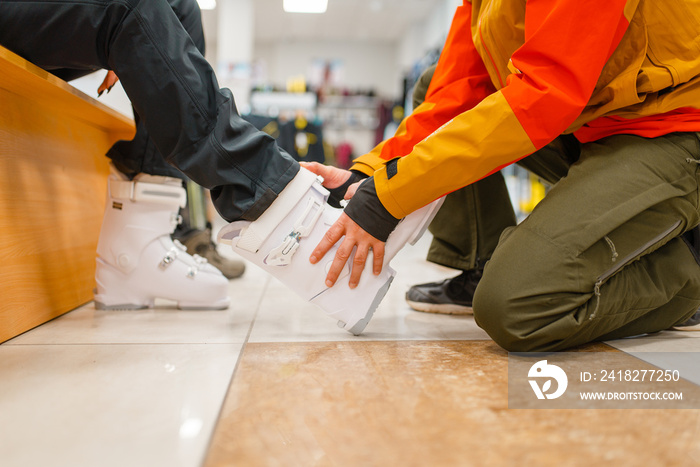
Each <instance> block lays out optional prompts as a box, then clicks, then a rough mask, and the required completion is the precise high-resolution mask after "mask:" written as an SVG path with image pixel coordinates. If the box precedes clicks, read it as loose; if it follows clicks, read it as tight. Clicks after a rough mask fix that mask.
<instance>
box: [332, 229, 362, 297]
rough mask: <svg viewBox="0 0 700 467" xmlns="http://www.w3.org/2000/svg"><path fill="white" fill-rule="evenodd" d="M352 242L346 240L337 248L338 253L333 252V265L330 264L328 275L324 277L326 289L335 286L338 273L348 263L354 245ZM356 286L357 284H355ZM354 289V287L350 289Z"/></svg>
mask: <svg viewBox="0 0 700 467" xmlns="http://www.w3.org/2000/svg"><path fill="white" fill-rule="evenodd" d="M352 243H353V242H351V241H349V240H348V239H347V238H346V239H345V240H344V241H343V243H341V244H340V246H339V247H338V251H336V252H335V257H334V258H333V264H331V268H330V269H329V270H328V274H327V275H326V286H327V287H333V285H335V282H336V281H337V280H338V277H340V273H342V272H343V269H344V268H345V264H346V263H347V262H348V259H349V258H350V254H351V253H352V250H353V247H354V245H353V244H352ZM353 270H354V265H353ZM360 273H362V270H360ZM358 280H359V277H358ZM355 285H357V284H355ZM350 288H354V287H352V286H351V287H350Z"/></svg>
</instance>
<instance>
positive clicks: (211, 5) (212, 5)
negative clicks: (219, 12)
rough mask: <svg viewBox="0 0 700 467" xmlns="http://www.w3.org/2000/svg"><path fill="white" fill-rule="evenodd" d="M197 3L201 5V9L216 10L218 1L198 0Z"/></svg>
mask: <svg viewBox="0 0 700 467" xmlns="http://www.w3.org/2000/svg"><path fill="white" fill-rule="evenodd" d="M197 3H199V8H200V9H202V10H214V9H216V0H197Z"/></svg>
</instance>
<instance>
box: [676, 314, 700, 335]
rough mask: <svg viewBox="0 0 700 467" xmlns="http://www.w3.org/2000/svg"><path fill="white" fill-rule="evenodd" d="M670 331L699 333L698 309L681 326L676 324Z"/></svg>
mask: <svg viewBox="0 0 700 467" xmlns="http://www.w3.org/2000/svg"><path fill="white" fill-rule="evenodd" d="M671 329H673V330H675V331H700V309H698V310H697V311H696V312H695V314H694V315H693V316H691V317H690V318H688V319H687V320H685V321H684V322H682V323H681V324H676V325H675V326H673V327H672V328H671Z"/></svg>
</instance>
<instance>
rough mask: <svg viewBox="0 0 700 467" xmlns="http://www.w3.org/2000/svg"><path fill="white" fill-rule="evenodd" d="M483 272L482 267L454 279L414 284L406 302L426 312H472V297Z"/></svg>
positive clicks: (461, 313) (451, 313)
mask: <svg viewBox="0 0 700 467" xmlns="http://www.w3.org/2000/svg"><path fill="white" fill-rule="evenodd" d="M481 274H482V270H481V269H472V270H469V271H464V272H463V273H462V274H460V275H459V276H457V277H453V278H452V279H445V280H444V281H441V282H429V283H427V284H418V285H414V286H413V287H411V288H410V289H408V292H406V302H408V304H409V305H410V306H411V308H413V309H414V310H417V311H424V312H426V313H442V314H447V315H465V314H471V313H472V299H473V298H474V291H475V290H476V286H477V284H478V283H479V280H481Z"/></svg>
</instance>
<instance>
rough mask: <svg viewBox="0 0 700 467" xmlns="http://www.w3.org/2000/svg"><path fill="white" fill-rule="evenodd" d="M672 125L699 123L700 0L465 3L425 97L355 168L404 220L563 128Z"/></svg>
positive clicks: (608, 131)
mask: <svg viewBox="0 0 700 467" xmlns="http://www.w3.org/2000/svg"><path fill="white" fill-rule="evenodd" d="M674 131H700V0H589V1H582V0H528V1H527V2H526V0H472V1H469V0H465V1H464V4H463V5H462V6H460V7H459V8H458V9H457V12H456V13H455V16H454V19H453V22H452V26H451V28H450V33H449V35H448V37H447V41H446V43H445V47H444V49H443V52H442V54H441V57H440V60H439V62H438V65H437V68H436V70H435V74H434V75H433V79H432V81H431V85H430V88H429V90H428V93H427V95H426V99H425V102H424V103H423V104H421V105H420V106H419V107H417V108H416V109H415V110H414V112H413V113H412V114H411V115H410V116H409V117H408V118H406V119H405V120H404V121H403V122H402V124H401V126H400V127H399V129H398V131H397V133H396V135H395V136H394V137H392V138H390V139H388V140H386V141H384V142H383V143H382V144H380V145H379V146H377V147H376V148H375V149H373V150H372V151H371V152H370V153H368V154H365V155H363V156H361V157H359V158H358V159H357V160H356V163H355V165H354V166H353V167H352V169H354V170H359V171H361V172H364V173H365V174H367V175H373V176H374V183H375V186H376V190H377V196H378V197H379V200H380V201H381V203H382V205H383V206H384V207H385V208H386V209H387V210H388V211H389V213H391V214H392V215H393V216H394V217H396V218H402V217H405V216H406V215H407V214H409V213H411V212H413V211H414V210H416V209H418V208H420V207H421V206H424V205H425V204H427V203H429V202H431V201H432V200H434V199H437V198H439V197H440V196H442V195H444V194H446V193H449V192H451V191H454V190H456V189H459V188H461V187H463V186H466V185H469V184H470V183H473V182H475V181H478V180H480V179H481V178H484V177H485V176H487V175H490V174H491V173H493V172H496V171H498V170H500V169H501V168H502V167H504V166H506V165H509V164H511V163H513V162H516V161H518V160H520V159H522V158H523V157H526V156H528V155H529V154H531V153H533V152H534V151H536V150H538V149H540V148H541V147H543V146H545V145H547V144H548V143H550V142H551V141H552V140H554V139H555V138H556V137H557V136H559V135H560V134H562V133H573V134H574V135H575V136H576V137H577V138H578V139H579V140H580V141H581V142H588V141H594V140H597V139H600V138H602V137H605V136H609V135H613V134H621V133H627V134H637V135H641V136H646V137H655V136H660V135H663V134H667V133H670V132H674ZM397 158H400V159H399V160H398V163H397V165H396V167H395V168H396V170H394V169H393V168H392V170H390V173H389V174H388V173H387V167H386V164H387V162H388V161H391V160H393V159H397Z"/></svg>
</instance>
